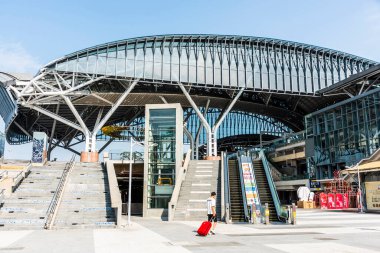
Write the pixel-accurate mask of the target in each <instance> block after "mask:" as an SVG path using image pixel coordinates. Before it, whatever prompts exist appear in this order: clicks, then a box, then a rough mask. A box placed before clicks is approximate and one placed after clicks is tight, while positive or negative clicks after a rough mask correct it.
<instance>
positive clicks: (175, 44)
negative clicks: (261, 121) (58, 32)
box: [49, 35, 375, 94]
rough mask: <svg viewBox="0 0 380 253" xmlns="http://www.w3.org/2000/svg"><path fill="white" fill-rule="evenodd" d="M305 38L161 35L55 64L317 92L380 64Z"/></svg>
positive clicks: (83, 70)
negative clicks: (306, 42) (303, 42)
mask: <svg viewBox="0 0 380 253" xmlns="http://www.w3.org/2000/svg"><path fill="white" fill-rule="evenodd" d="M374 64H375V63H374V62H371V61H369V60H366V59H362V58H360V57H353V56H352V57H351V56H350V55H348V54H345V53H341V52H338V51H334V50H330V49H325V48H319V47H314V46H310V45H305V44H301V43H295V42H289V41H281V40H274V39H270V40H269V39H266V38H257V37H239V36H201V35H196V36H191V35H178V36H155V37H146V38H142V39H140V40H139V39H130V40H125V41H119V42H115V43H109V44H107V45H100V46H97V47H94V48H90V49H87V50H83V51H80V52H77V53H74V54H71V55H69V56H67V57H66V58H65V59H63V60H58V61H57V62H55V63H54V64H52V65H50V66H49V67H50V68H55V69H56V70H58V71H63V72H75V73H87V74H94V75H107V76H115V77H116V78H118V77H121V78H125V77H133V78H140V79H145V80H151V81H153V82H159V83H162V82H175V83H177V82H183V83H193V84H200V85H202V86H204V85H207V86H218V87H225V88H233V87H235V88H236V87H245V88H247V89H253V90H257V89H259V90H265V91H281V92H291V93H293V92H295V93H301V94H314V92H315V91H317V90H320V89H323V88H325V87H328V86H330V85H332V84H334V83H336V82H338V81H340V80H343V79H345V78H347V77H348V76H350V75H352V74H354V73H357V72H360V71H363V70H365V69H367V68H368V67H370V66H372V65H374Z"/></svg>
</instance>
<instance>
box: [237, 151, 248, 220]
mask: <svg viewBox="0 0 380 253" xmlns="http://www.w3.org/2000/svg"><path fill="white" fill-rule="evenodd" d="M237 160H238V166H239V175H240V185H241V195H242V197H243V206H244V215H245V219H246V220H247V219H249V214H248V207H247V196H246V193H245V185H244V177H243V168H242V167H241V163H242V161H241V156H240V155H239V156H238V159H237Z"/></svg>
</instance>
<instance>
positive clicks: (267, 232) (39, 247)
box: [0, 210, 380, 253]
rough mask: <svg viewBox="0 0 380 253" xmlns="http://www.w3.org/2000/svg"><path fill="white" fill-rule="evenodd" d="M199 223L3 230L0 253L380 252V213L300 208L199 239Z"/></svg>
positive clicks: (156, 221)
mask: <svg viewBox="0 0 380 253" xmlns="http://www.w3.org/2000/svg"><path fill="white" fill-rule="evenodd" d="M198 225H199V222H194V221H184V222H170V223H169V222H166V221H161V220H159V219H143V218H139V217H134V219H133V224H132V226H131V227H126V228H123V229H95V230H90V229H72V230H50V231H47V230H34V231H33V230H30V231H0V252H20V253H24V252H25V253H26V252H28V253H29V252H30V253H34V252H35V253H45V252H46V253H53V252H54V253H55V252H81V253H82V252H89V253H90V252H94V253H109V252H112V253H118V252H165V253H170V252H176V253H182V252H207V253H209V252H324V253H326V252H334V253H339V252H344V253H354V252H360V253H371V252H380V248H379V244H378V243H379V238H380V215H379V214H358V213H355V212H338V211H337V212H333V211H320V210H299V212H298V224H297V225H296V226H292V225H281V224H279V225H269V226H265V225H255V226H254V225H250V224H224V223H220V224H218V227H217V229H216V232H217V234H216V235H215V236H209V237H200V236H197V235H196V229H197V227H198Z"/></svg>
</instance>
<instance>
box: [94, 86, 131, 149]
mask: <svg viewBox="0 0 380 253" xmlns="http://www.w3.org/2000/svg"><path fill="white" fill-rule="evenodd" d="M138 81H139V80H135V81H133V82H132V83H131V85H130V86H129V87H128V89H127V90H126V91H125V92H124V93H123V94H122V95H121V96H120V97H119V99H118V100H117V101H116V103H115V104H114V105H112V107H111V109H110V110H109V111H108V112H107V114H106V115H105V116H104V118H103V119H102V120H101V121H100V122H99V124H97V125H96V126H95V127H94V130H93V131H92V135H91V147H90V149H91V152H96V134H97V133H98V131H99V130H100V129H101V128H102V127H103V126H104V124H105V123H106V122H107V121H108V120H109V118H110V117H111V116H112V114H113V113H114V112H115V111H116V109H117V108H119V106H120V105H121V103H123V102H124V100H125V98H126V97H127V96H128V95H129V93H130V92H131V91H132V90H133V88H134V87H135V85H136V84H137V83H138Z"/></svg>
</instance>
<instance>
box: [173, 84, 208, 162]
mask: <svg viewBox="0 0 380 253" xmlns="http://www.w3.org/2000/svg"><path fill="white" fill-rule="evenodd" d="M178 86H179V87H180V89H181V90H182V92H183V94H184V95H185V97H186V98H187V100H188V101H189V103H190V105H191V106H192V107H193V109H194V111H195V112H196V113H197V115H198V117H199V119H200V120H201V122H202V124H203V126H204V128H205V129H206V133H207V156H212V155H213V152H212V149H211V143H212V136H211V127H210V125H209V124H208V122H207V120H206V118H205V117H204V116H203V114H202V113H201V111H200V110H199V109H198V107H197V105H196V104H195V102H194V101H193V99H192V98H191V96H190V94H189V93H188V92H187V90H186V89H185V87H184V86H183V84H182V83H178Z"/></svg>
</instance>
